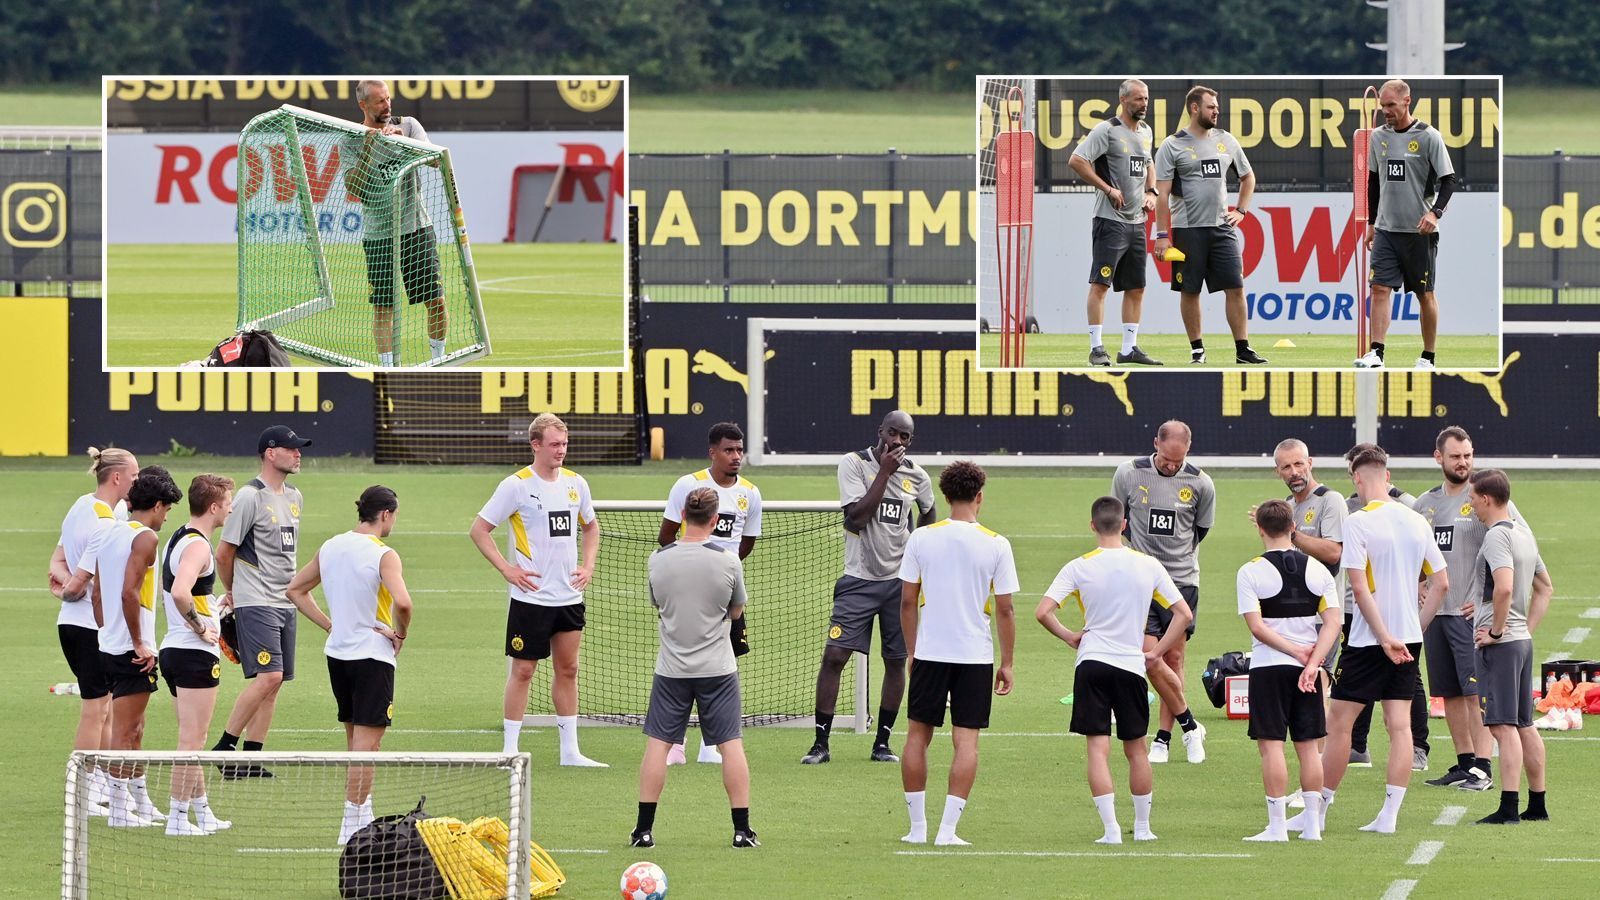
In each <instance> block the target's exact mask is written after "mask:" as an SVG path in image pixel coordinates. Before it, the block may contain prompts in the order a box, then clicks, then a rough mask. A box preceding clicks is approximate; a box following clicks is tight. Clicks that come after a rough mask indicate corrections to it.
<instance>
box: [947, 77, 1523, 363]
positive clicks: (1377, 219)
mask: <svg viewBox="0 0 1600 900" xmlns="http://www.w3.org/2000/svg"><path fill="white" fill-rule="evenodd" d="M1500 98H1501V82H1500V79H1499V78H1498V77H1496V76H1480V77H1455V78H1439V77H1431V78H1415V79H1406V78H1388V77H1385V76H1369V77H1340V78H1321V77H1309V76H1270V77H1244V76H1228V77H1217V78H1210V77H1205V76H1177V77H1172V76H1167V77H1137V76H1121V77H1116V76H1107V77H1091V78H1084V77H1066V76H1062V77H1053V76H1038V77H1032V76H981V77H979V78H978V79H977V114H978V115H977V147H978V171H977V183H978V210H979V220H980V221H979V229H978V241H977V243H978V259H977V266H978V272H977V279H978V285H979V294H978V309H977V319H978V321H977V325H978V331H979V335H978V359H979V365H980V367H982V368H989V369H992V368H1007V369H1023V368H1025V369H1062V368H1069V369H1087V368H1124V369H1128V368H1141V369H1145V368H1149V369H1165V370H1174V369H1178V370H1192V369H1204V368H1212V369H1215V368H1260V367H1269V368H1286V369H1375V368H1406V369H1411V368H1416V369H1447V370H1474V371H1481V370H1485V369H1496V368H1498V367H1499V365H1500V358H1501V357H1500V321H1501V315H1500V307H1501V247H1502V245H1503V243H1502V237H1501V203H1500V184H1501V141H1500V127H1501V123H1500V108H1501V102H1500Z"/></svg>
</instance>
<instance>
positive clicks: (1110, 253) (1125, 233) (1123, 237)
mask: <svg viewBox="0 0 1600 900" xmlns="http://www.w3.org/2000/svg"><path fill="white" fill-rule="evenodd" d="M1093 231H1094V242H1093V256H1094V259H1093V261H1092V263H1091V264H1090V266H1089V283H1090V284H1109V285H1111V289H1112V290H1113V291H1117V292H1121V291H1137V290H1142V289H1143V288H1144V272H1145V248H1144V225H1143V224H1142V223H1141V224H1138V225H1135V224H1133V223H1131V222H1120V221H1116V220H1113V219H1107V218H1103V217H1101V216H1095V217H1094V228H1093Z"/></svg>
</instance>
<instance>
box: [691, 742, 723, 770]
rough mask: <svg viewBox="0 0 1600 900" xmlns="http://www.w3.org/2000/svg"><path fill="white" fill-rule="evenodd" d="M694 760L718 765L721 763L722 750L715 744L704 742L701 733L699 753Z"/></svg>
mask: <svg viewBox="0 0 1600 900" xmlns="http://www.w3.org/2000/svg"><path fill="white" fill-rule="evenodd" d="M695 762H703V763H711V764H713V765H718V766H720V765H722V752H721V751H720V750H718V749H717V747H716V745H715V744H708V743H706V739H705V736H704V735H701V737H700V755H699V756H698V757H696V759H695Z"/></svg>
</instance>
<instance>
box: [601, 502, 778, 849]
mask: <svg viewBox="0 0 1600 900" xmlns="http://www.w3.org/2000/svg"><path fill="white" fill-rule="evenodd" d="M721 502H722V501H721V499H720V498H719V497H718V495H717V492H716V491H715V490H713V489H712V488H708V487H702V488H695V489H694V490H692V491H690V492H689V496H688V497H686V498H685V499H684V503H683V536H682V537H680V538H679V539H678V540H676V541H674V542H673V543H671V544H668V545H667V546H665V547H662V548H660V549H659V550H657V551H655V552H654V553H652V554H650V563H649V570H650V572H649V586H650V602H651V603H652V604H654V605H655V607H656V609H657V610H659V611H660V613H661V617H660V620H659V622H658V626H659V630H660V633H661V649H660V650H659V651H658V652H657V653H656V668H655V679H654V681H653V682H652V683H651V685H650V706H649V709H648V710H647V711H646V712H645V718H644V733H645V737H646V741H645V750H644V761H643V762H642V763H640V765H639V818H638V821H637V823H636V824H635V825H634V829H633V834H632V836H631V837H630V841H629V842H630V843H631V844H632V845H633V846H635V847H654V846H655V836H654V835H653V834H652V830H653V829H654V827H655V818H656V804H657V803H658V802H659V801H660V799H661V789H662V788H663V787H665V786H666V783H667V752H668V751H670V750H671V749H672V747H673V746H674V745H676V744H681V743H683V737H684V731H685V730H686V729H687V728H688V727H689V711H690V709H691V708H692V707H698V708H699V712H700V733H701V735H702V736H703V737H704V738H705V742H706V743H707V744H709V745H711V746H714V747H716V748H717V749H718V751H720V752H721V754H722V783H723V785H724V786H725V787H726V788H727V791H728V803H729V805H730V806H731V808H732V810H733V846H735V847H759V846H761V842H760V841H758V840H757V839H756V833H755V832H754V831H752V830H751V829H750V763H749V761H748V760H747V759H746V758H745V755H744V740H743V738H742V737H741V735H742V733H743V718H742V713H741V712H740V705H739V666H738V662H737V660H735V658H734V657H735V652H734V648H735V645H736V644H738V645H744V646H748V645H745V644H744V639H743V638H744V629H743V628H742V627H741V623H742V622H743V617H744V603H745V593H744V566H743V565H741V564H740V562H739V556H738V554H736V553H733V552H731V551H729V550H727V549H725V548H724V547H722V546H721V545H720V544H717V543H714V542H712V541H711V523H712V522H713V521H715V519H716V517H717V507H718V506H719V505H720V503H721Z"/></svg>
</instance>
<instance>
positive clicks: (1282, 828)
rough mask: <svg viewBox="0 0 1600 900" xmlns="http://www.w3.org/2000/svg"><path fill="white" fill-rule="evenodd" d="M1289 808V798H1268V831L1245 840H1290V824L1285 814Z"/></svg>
mask: <svg viewBox="0 0 1600 900" xmlns="http://www.w3.org/2000/svg"><path fill="white" fill-rule="evenodd" d="M1288 807H1289V798H1288V797H1268V798H1267V830H1266V831H1263V832H1261V833H1260V834H1258V835H1254V836H1253V837H1247V838H1245V840H1247V841H1287V840H1289V826H1288V823H1287V821H1286V816H1285V812H1286V810H1287V809H1288Z"/></svg>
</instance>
